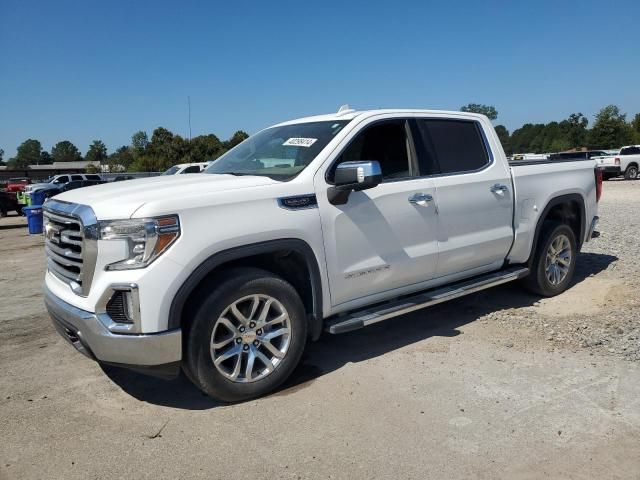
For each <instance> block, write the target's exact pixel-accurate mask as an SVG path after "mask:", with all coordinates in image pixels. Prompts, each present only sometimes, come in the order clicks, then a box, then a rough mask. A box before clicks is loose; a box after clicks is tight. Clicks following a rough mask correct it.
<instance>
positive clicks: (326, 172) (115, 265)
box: [44, 108, 602, 401]
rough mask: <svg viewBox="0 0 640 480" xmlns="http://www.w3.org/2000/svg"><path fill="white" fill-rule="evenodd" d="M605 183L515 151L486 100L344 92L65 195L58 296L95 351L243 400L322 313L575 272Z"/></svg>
mask: <svg viewBox="0 0 640 480" xmlns="http://www.w3.org/2000/svg"><path fill="white" fill-rule="evenodd" d="M601 185H602V183H601V176H600V175H599V172H598V171H597V170H596V169H594V162H591V161H584V160H583V161H575V162H552V161H548V160H547V161H533V162H527V161H520V162H518V163H517V166H515V165H514V166H510V165H509V164H508V162H507V159H506V157H505V154H504V151H503V149H502V147H501V145H500V141H499V139H498V137H497V135H496V133H495V131H494V129H493V127H492V126H491V123H490V122H489V120H488V119H487V118H486V117H484V116H482V115H476V114H471V113H462V112H442V111H427V110H373V111H353V110H350V109H345V108H342V109H341V110H340V111H339V112H338V113H336V114H330V115H320V116H315V117H309V118H302V119H299V120H294V121H290V122H285V123H281V124H279V125H276V126H273V127H270V128H267V129H265V130H262V131H261V132H259V133H257V134H255V135H253V136H252V137H250V138H249V139H247V140H245V141H244V142H243V143H241V144H240V145H238V146H236V147H235V148H234V149H232V150H230V151H229V152H227V153H226V154H225V155H224V156H222V157H221V158H219V159H218V160H217V161H216V162H214V163H213V164H212V165H211V166H210V167H209V168H208V169H207V170H206V171H205V172H204V173H203V174H197V175H196V174H193V175H180V176H178V177H177V178H176V177H154V178H146V179H141V180H133V181H129V182H123V183H119V184H107V185H100V186H96V187H89V188H85V189H82V191H81V192H80V193H79V192H77V191H71V192H67V193H63V194H61V195H58V196H56V197H55V198H53V199H50V200H49V201H48V202H47V203H46V204H45V206H44V210H45V250H46V254H47V272H46V276H45V303H46V306H47V308H48V310H49V312H50V314H51V317H52V319H53V323H54V325H55V326H56V328H57V329H58V331H59V332H60V334H61V335H62V336H63V337H64V338H65V339H67V340H68V341H69V342H70V343H71V344H73V345H74V346H75V347H76V348H77V349H78V350H79V351H81V352H82V353H84V354H85V355H87V356H88V357H90V358H92V359H94V360H97V361H99V362H104V363H108V364H116V365H121V366H126V367H129V368H134V369H137V370H144V371H147V372H149V373H155V374H166V375H170V374H177V373H179V369H180V368H182V370H183V371H184V372H185V373H186V374H187V376H188V377H189V378H190V379H191V380H192V381H193V382H194V383H195V384H196V385H197V386H198V387H199V388H201V389H202V390H203V391H204V392H206V393H207V394H209V395H211V396H212V397H214V398H217V399H220V400H223V401H239V400H243V399H248V398H253V397H257V396H260V395H264V394H266V393H268V392H270V391H273V390H274V389H275V388H277V387H278V386H279V385H280V384H282V382H283V381H285V379H286V378H287V377H288V376H289V375H290V374H291V372H292V371H293V369H294V368H295V367H296V364H297V363H298V361H299V359H300V357H301V355H302V352H303V350H304V348H305V345H306V344H307V341H313V340H316V339H318V337H319V336H320V334H321V333H322V332H323V331H326V332H328V333H331V334H338V333H342V332H348V331H351V330H355V329H358V328H361V327H364V326H367V325H370V324H372V323H376V322H380V321H384V320H388V319H391V318H393V317H397V316H399V315H402V314H405V313H407V312H411V311H415V310H417V309H420V308H423V307H427V306H429V305H433V304H436V303H440V302H444V301H447V300H450V299H453V298H457V297H460V296H463V295H466V294H469V293H472V292H475V291H478V290H482V289H485V288H489V287H492V286H494V285H499V284H503V283H505V282H509V281H513V280H519V279H521V280H522V283H523V284H524V286H526V287H527V288H529V289H530V290H532V291H533V292H536V293H537V294H539V295H544V296H550V295H556V294H558V293H560V292H562V291H564V290H565V289H566V288H567V287H568V286H569V285H570V283H571V280H572V276H573V272H574V268H575V266H576V261H577V259H578V252H579V251H580V248H581V247H582V245H583V243H584V242H588V241H589V240H590V239H591V238H592V236H595V232H594V229H595V226H596V223H597V220H598V217H597V215H596V214H597V203H596V202H597V201H598V199H599V197H600V193H601ZM427 321H428V317H425V322H427ZM365 338H366V337H363V340H364V339H365Z"/></svg>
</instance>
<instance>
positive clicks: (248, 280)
mask: <svg viewBox="0 0 640 480" xmlns="http://www.w3.org/2000/svg"><path fill="white" fill-rule="evenodd" d="M209 291H210V293H209V294H208V296H207V297H206V298H204V300H203V301H202V304H201V305H200V306H199V307H198V309H197V310H196V313H195V315H194V317H193V319H192V322H191V325H190V328H189V329H188V334H187V335H188V336H187V343H186V346H185V349H186V351H185V361H186V363H187V365H186V366H185V373H186V375H187V377H188V378H190V379H191V380H192V381H194V383H195V384H196V386H198V387H199V388H200V389H201V390H202V391H203V392H205V393H206V394H207V395H209V396H211V397H213V398H215V399H216V400H221V401H223V402H238V401H243V400H248V399H251V398H256V397H260V396H263V395H266V394H267V393H270V392H272V391H273V390H275V389H276V388H277V387H278V386H280V385H281V384H282V383H283V382H284V381H285V380H286V379H287V378H288V377H289V375H290V374H291V372H293V370H294V369H295V367H296V366H297V365H298V362H299V361H300V357H301V356H302V353H303V351H304V348H305V344H306V341H307V319H306V313H305V309H304V306H303V304H302V301H301V300H300V296H299V295H298V293H297V292H296V290H295V289H294V288H293V287H292V286H291V284H289V283H288V282H286V281H285V280H283V279H282V278H280V277H278V276H275V275H273V274H271V273H269V272H266V271H263V270H258V269H253V268H238V269H234V270H231V271H229V272H228V273H227V274H226V275H225V277H224V278H223V279H221V281H219V282H218V283H217V285H216V286H215V287H214V288H212V289H210V290H209ZM267 304H268V305H267ZM254 305H255V306H254ZM233 306H235V310H233ZM265 309H266V311H267V315H266V318H264V317H265V315H262V314H264V312H265ZM234 312H237V313H239V314H240V317H239V316H238V315H237V313H234ZM223 315H224V316H223ZM261 317H263V318H261ZM241 318H242V319H241ZM251 320H255V322H252V321H251ZM260 326H262V328H260ZM242 329H244V333H242V332H241V330H242ZM225 342H226V343H225ZM256 342H257V343H256ZM274 352H277V353H274ZM225 357H227V358H225ZM251 357H253V361H251V360H250V359H251ZM265 358H266V360H267V361H268V362H269V363H270V364H271V366H270V367H268V363H266V362H265V361H263V360H264V359H265ZM214 359H215V362H216V363H214ZM218 362H219V363H218ZM249 366H251V367H252V368H251V369H249ZM234 376H235V378H234Z"/></svg>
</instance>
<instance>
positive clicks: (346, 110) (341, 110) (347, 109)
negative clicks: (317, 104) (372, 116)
mask: <svg viewBox="0 0 640 480" xmlns="http://www.w3.org/2000/svg"><path fill="white" fill-rule="evenodd" d="M351 112H355V110H354V109H353V108H351V107H350V106H349V104H347V103H345V104H344V105H342V106H341V107H340V108H339V109H338V113H336V115H338V116H340V115H345V114H347V113H351Z"/></svg>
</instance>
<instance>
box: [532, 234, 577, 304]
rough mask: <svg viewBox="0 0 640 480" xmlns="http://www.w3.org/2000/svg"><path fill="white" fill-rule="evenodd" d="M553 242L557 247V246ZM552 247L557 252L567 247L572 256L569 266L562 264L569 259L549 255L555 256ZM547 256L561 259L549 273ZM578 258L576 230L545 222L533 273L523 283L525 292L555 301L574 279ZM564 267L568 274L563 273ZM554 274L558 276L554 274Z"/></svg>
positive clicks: (550, 268) (534, 260)
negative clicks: (574, 231) (560, 247)
mask: <svg viewBox="0 0 640 480" xmlns="http://www.w3.org/2000/svg"><path fill="white" fill-rule="evenodd" d="M554 242H556V243H555V244H554ZM552 245H554V250H555V248H556V247H558V246H564V245H566V246H567V248H568V249H569V254H570V257H569V260H568V265H563V263H562V260H563V259H564V261H565V262H566V261H567V257H566V255H557V254H556V256H553V255H552V254H551V253H550V252H552V250H551V246H552ZM564 251H565V249H561V252H564ZM548 254H549V255H552V257H551V258H556V257H557V258H558V260H556V261H555V262H551V265H550V266H549V269H548V268H547V256H548ZM577 255H578V249H577V245H576V238H575V235H574V234H573V230H571V228H570V227H569V226H568V225H566V224H563V223H558V222H545V224H544V225H543V226H542V233H541V236H540V240H539V241H538V244H537V246H536V252H535V256H534V259H533V263H532V265H531V273H530V274H529V276H527V277H526V278H525V279H524V282H523V283H524V286H525V288H526V289H527V290H529V291H531V292H533V293H536V294H538V295H542V296H543V297H553V296H554V295H558V294H559V293H562V292H564V291H565V290H566V289H567V288H568V287H569V285H570V284H571V280H572V279H573V274H574V271H575V268H576V260H577ZM552 265H555V266H556V267H553V266H552ZM563 266H564V267H566V268H567V269H566V272H564V271H563V269H562V267H563ZM554 271H555V272H556V273H555V274H554ZM556 274H557V276H556ZM563 275H564V276H563ZM550 277H551V278H550Z"/></svg>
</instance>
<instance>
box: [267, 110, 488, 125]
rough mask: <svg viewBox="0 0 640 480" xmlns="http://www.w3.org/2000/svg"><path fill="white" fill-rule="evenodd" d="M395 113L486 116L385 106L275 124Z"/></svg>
mask: <svg viewBox="0 0 640 480" xmlns="http://www.w3.org/2000/svg"><path fill="white" fill-rule="evenodd" d="M393 113H400V114H402V113H411V114H416V113H417V114H420V115H447V116H460V117H466V118H469V117H477V118H484V115H480V114H478V113H469V112H459V111H452V110H423V109H417V108H384V109H382V108H381V109H376V110H360V111H358V110H349V111H347V112H345V113H339V112H338V113H327V114H324V115H313V116H311V117H302V118H297V119H295V120H288V121H286V122H282V123H279V124H277V125H275V126H276V127H281V126H283V125H293V124H296V123H309V122H331V121H336V120H353V119H354V118H356V117H360V118H367V117H373V116H375V115H383V114H393Z"/></svg>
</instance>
